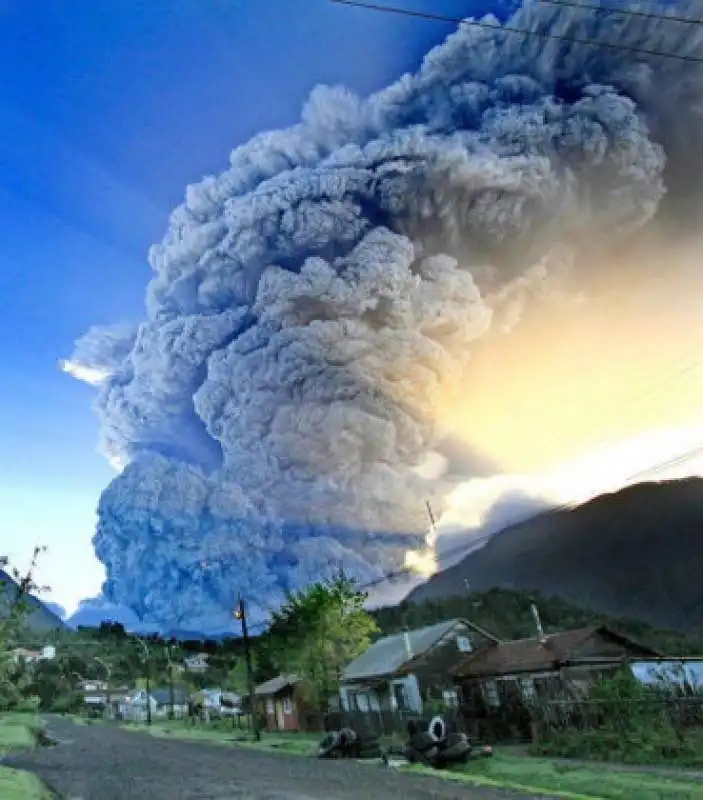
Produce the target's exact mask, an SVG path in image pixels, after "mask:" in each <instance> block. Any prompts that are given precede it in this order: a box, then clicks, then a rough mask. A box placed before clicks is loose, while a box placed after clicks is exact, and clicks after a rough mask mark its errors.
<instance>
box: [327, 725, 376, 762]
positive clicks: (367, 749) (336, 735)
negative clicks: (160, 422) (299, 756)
mask: <svg viewBox="0 0 703 800" xmlns="http://www.w3.org/2000/svg"><path fill="white" fill-rule="evenodd" d="M317 754H318V757H319V758H380V757H381V755H382V753H381V746H380V744H379V742H378V736H377V735H376V734H375V733H373V732H372V731H364V730H360V731H355V730H353V729H352V728H342V729H341V730H338V731H330V732H329V733H327V734H325V737H324V738H323V740H322V741H321V742H320V744H319V746H318V750H317Z"/></svg>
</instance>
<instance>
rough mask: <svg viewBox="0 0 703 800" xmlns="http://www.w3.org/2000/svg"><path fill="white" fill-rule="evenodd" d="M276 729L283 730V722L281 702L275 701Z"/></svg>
mask: <svg viewBox="0 0 703 800" xmlns="http://www.w3.org/2000/svg"><path fill="white" fill-rule="evenodd" d="M276 727H277V728H278V730H279V731H282V730H284V729H285V722H284V720H283V701H282V700H276Z"/></svg>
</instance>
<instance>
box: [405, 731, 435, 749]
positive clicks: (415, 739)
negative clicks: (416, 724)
mask: <svg viewBox="0 0 703 800" xmlns="http://www.w3.org/2000/svg"><path fill="white" fill-rule="evenodd" d="M408 745H409V746H410V747H412V748H413V750H417V751H418V753H424V752H426V751H427V750H430V749H431V748H433V747H436V746H437V740H436V739H435V737H434V736H432V734H431V733H427V732H420V733H415V734H413V735H412V736H411V737H410V741H409V742H408Z"/></svg>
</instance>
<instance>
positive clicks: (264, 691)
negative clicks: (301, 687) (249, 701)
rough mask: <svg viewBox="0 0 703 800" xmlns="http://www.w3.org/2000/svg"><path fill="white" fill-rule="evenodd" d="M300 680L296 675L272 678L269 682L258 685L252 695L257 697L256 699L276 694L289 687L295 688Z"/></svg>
mask: <svg viewBox="0 0 703 800" xmlns="http://www.w3.org/2000/svg"><path fill="white" fill-rule="evenodd" d="M301 680H302V679H301V678H299V677H298V676H297V675H279V676H278V677H277V678H272V679H271V680H270V681H266V682H265V683H260V684H259V685H258V686H257V687H256V688H255V689H254V694H255V695H257V697H262V696H266V695H272V694H278V693H279V692H280V691H282V690H283V689H286V688H288V687H289V686H296V685H297V684H299V683H300V682H301Z"/></svg>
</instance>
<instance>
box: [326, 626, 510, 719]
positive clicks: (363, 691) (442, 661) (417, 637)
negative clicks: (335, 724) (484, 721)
mask: <svg viewBox="0 0 703 800" xmlns="http://www.w3.org/2000/svg"><path fill="white" fill-rule="evenodd" d="M497 644H498V640H497V639H496V638H495V637H494V636H493V635H491V634H490V633H488V632H487V631H485V630H483V629H482V628H479V627H478V626H477V625H474V624H473V623H471V622H469V621H467V620H464V619H451V620H447V621H445V622H440V623H437V624H435V625H428V626H426V627H424V628H419V629H417V630H412V631H405V632H402V633H396V634H393V635H391V636H384V637H383V638H382V639H379V640H378V641H376V642H374V644H372V645H371V646H370V647H369V648H368V649H367V650H366V651H365V652H364V653H363V654H362V655H361V656H360V657H359V658H357V659H356V660H355V661H353V662H352V663H351V664H349V665H348V666H347V668H346V669H345V670H344V672H343V674H342V678H341V681H340V705H341V709H342V710H343V711H348V712H370V711H406V712H410V713H415V714H422V712H423V708H424V707H425V706H426V705H427V704H428V702H431V701H438V702H440V703H444V704H445V705H455V704H456V701H457V692H456V687H455V686H454V682H453V679H452V673H451V670H452V669H453V668H454V667H456V666H457V665H458V664H459V663H460V662H462V660H463V659H464V658H466V656H467V655H468V654H471V653H473V652H475V651H477V650H480V649H481V648H484V647H486V646H489V645H497Z"/></svg>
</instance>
